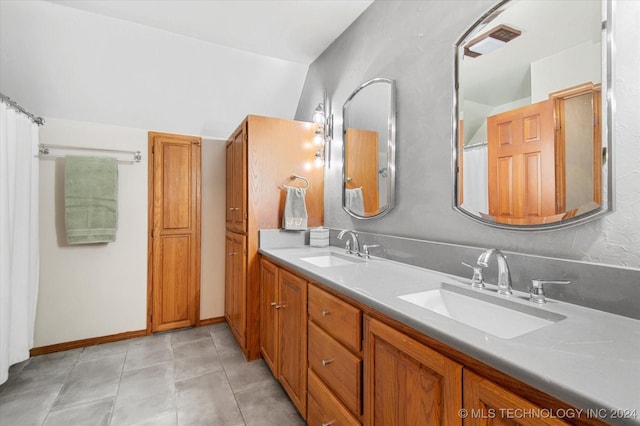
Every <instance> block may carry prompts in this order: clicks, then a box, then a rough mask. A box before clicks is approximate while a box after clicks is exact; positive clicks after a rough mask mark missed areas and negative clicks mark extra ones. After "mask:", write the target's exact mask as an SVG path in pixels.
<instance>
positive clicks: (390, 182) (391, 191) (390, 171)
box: [342, 77, 396, 219]
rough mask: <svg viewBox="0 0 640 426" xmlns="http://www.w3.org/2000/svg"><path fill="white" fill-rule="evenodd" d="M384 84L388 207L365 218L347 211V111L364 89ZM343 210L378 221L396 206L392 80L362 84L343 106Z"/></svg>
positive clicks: (351, 213) (394, 117)
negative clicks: (386, 119)
mask: <svg viewBox="0 0 640 426" xmlns="http://www.w3.org/2000/svg"><path fill="white" fill-rule="evenodd" d="M378 83H384V84H388V85H389V117H388V126H387V129H388V132H387V203H386V207H385V208H384V209H382V210H378V212H377V213H376V214H372V215H368V216H363V215H359V214H356V213H354V212H352V211H351V210H349V209H347V206H346V179H347V176H346V151H347V150H346V143H347V136H346V132H347V127H346V123H347V120H346V113H345V111H346V110H347V108H348V107H349V104H350V103H351V101H352V100H353V98H354V97H355V96H356V95H357V94H358V93H359V92H360V91H361V90H363V89H364V88H366V87H368V86H371V85H372V84H378ZM342 141H343V142H342V208H343V210H344V211H346V212H347V213H348V214H349V215H350V216H352V217H355V218H356V219H376V218H379V217H382V216H384V215H386V214H387V213H389V212H390V211H391V210H392V209H393V207H394V205H395V191H396V83H395V80H393V79H390V78H383V77H378V78H373V79H371V80H369V81H366V82H364V83H362V84H361V85H360V86H359V87H358V88H357V89H356V90H354V91H353V92H352V93H351V95H349V97H348V98H347V100H346V101H345V102H344V104H343V105H342Z"/></svg>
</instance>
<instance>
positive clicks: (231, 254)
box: [228, 252, 237, 256]
mask: <svg viewBox="0 0 640 426" xmlns="http://www.w3.org/2000/svg"><path fill="white" fill-rule="evenodd" d="M228 254H229V256H235V255H236V254H237V253H235V252H231V253H228Z"/></svg>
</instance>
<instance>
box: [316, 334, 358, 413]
mask: <svg viewBox="0 0 640 426" xmlns="http://www.w3.org/2000/svg"><path fill="white" fill-rule="evenodd" d="M308 337H309V353H308V357H309V368H310V369H312V370H313V371H314V372H315V373H316V374H317V375H318V377H320V378H321V379H322V380H323V381H324V382H325V384H326V385H327V387H329V388H330V389H331V390H332V391H333V392H334V393H335V394H336V395H337V396H338V398H340V400H341V401H342V402H343V403H344V405H345V406H346V407H347V408H348V409H349V410H351V412H352V413H354V414H356V415H358V416H359V415H360V414H361V413H362V360H361V359H360V358H358V357H357V356H355V355H354V354H352V353H351V352H350V351H349V350H347V349H346V348H345V347H344V346H342V345H341V344H340V343H339V342H338V341H337V340H335V339H334V338H332V337H331V336H329V335H328V334H327V333H326V332H324V331H323V330H322V329H321V328H320V327H318V326H317V325H316V324H314V323H313V322H312V321H309V334H308Z"/></svg>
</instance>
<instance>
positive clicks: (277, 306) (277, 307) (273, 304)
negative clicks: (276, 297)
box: [271, 302, 281, 309]
mask: <svg viewBox="0 0 640 426" xmlns="http://www.w3.org/2000/svg"><path fill="white" fill-rule="evenodd" d="M271 306H273V307H274V308H276V309H280V308H281V306H280V305H278V304H277V303H276V302H271Z"/></svg>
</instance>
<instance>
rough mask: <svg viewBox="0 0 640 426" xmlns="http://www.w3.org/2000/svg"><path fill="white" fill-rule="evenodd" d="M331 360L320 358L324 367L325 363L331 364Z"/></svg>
mask: <svg viewBox="0 0 640 426" xmlns="http://www.w3.org/2000/svg"><path fill="white" fill-rule="evenodd" d="M332 362H333V360H332V359H323V360H322V366H323V367H326V366H327V365H329V364H331V363H332Z"/></svg>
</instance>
